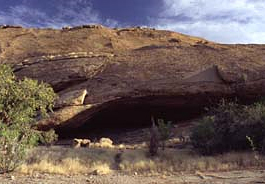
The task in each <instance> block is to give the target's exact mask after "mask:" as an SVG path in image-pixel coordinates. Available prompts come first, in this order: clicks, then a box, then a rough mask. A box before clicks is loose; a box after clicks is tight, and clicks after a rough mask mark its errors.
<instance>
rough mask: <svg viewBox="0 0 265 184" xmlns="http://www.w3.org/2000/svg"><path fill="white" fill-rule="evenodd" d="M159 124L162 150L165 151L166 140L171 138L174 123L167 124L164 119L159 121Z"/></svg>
mask: <svg viewBox="0 0 265 184" xmlns="http://www.w3.org/2000/svg"><path fill="white" fill-rule="evenodd" d="M157 123H158V131H159V134H160V140H161V142H162V150H165V144H166V140H168V139H169V138H170V136H171V131H172V123H171V121H168V122H167V123H165V121H164V120H163V119H158V120H157Z"/></svg>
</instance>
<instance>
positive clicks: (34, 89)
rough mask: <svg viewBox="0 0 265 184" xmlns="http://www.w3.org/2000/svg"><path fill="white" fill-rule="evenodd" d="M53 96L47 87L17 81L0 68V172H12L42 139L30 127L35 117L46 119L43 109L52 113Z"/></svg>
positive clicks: (12, 75)
mask: <svg viewBox="0 0 265 184" xmlns="http://www.w3.org/2000/svg"><path fill="white" fill-rule="evenodd" d="M55 97H56V95H55V93H54V92H53V89H52V88H51V87H50V86H49V85H48V84H45V83H38V81H35V80H32V79H28V78H24V79H23V80H18V79H17V78H16V77H15V75H14V74H13V72H12V69H11V68H10V67H9V66H7V65H0V152H1V154H0V172H1V173H4V172H9V171H12V170H14V169H15V168H16V167H17V166H18V164H20V162H21V161H22V160H23V158H24V157H25V154H26V150H27V149H28V148H31V147H33V146H35V145H36V144H37V143H38V141H40V139H41V138H44V137H45V136H43V135H42V132H40V131H37V130H35V129H33V128H32V127H33V126H34V123H35V119H36V117H37V116H39V117H46V116H47V110H50V111H51V110H52V107H53V101H54V99H55ZM43 140H44V139H43ZM49 141H50V140H49Z"/></svg>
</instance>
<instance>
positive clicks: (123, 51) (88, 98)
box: [0, 25, 265, 134]
mask: <svg viewBox="0 0 265 184" xmlns="http://www.w3.org/2000/svg"><path fill="white" fill-rule="evenodd" d="M0 63H8V64H11V65H12V67H13V68H14V71H15V74H16V75H17V76H18V77H20V78H23V77H25V76H26V77H30V78H34V79H38V80H39V81H44V82H47V83H49V84H51V85H52V86H53V88H54V90H55V91H56V92H57V93H58V95H59V99H58V100H57V102H56V111H55V113H54V114H53V115H52V116H51V118H50V119H48V120H43V121H42V122H40V125H39V127H40V128H43V129H47V128H49V127H55V128H57V130H59V132H61V134H63V133H68V132H69V131H71V133H73V131H74V130H76V132H80V131H85V130H86V129H89V128H91V127H93V126H95V127H96V126H99V127H102V126H104V127H110V128H111V127H116V126H118V127H121V126H123V127H127V126H128V125H132V124H133V125H143V124H145V125H148V124H149V122H150V116H152V115H154V116H157V117H166V118H167V119H173V120H176V121H177V120H181V119H187V118H191V117H194V116H197V115H198V114H200V113H201V112H202V110H203V107H204V106H205V105H209V104H211V103H215V102H216V101H218V100H219V99H220V98H223V97H225V98H230V97H235V96H236V97H238V98H239V99H242V100H244V101H253V100H255V99H256V98H258V97H261V96H262V95H264V93H265V83H264V82H265V45H252V44H251V45H241V44H240V45H238V44H235V45H226V44H218V43H214V42H211V41H207V40H205V39H201V38H196V37H191V36H187V35H183V34H179V33H175V32H171V31H162V30H155V29H149V28H141V27H137V28H126V29H110V28H106V27H103V26H99V25H85V26H79V27H74V28H69V27H65V28H63V29H61V30H55V29H33V28H30V29H25V28H21V27H13V26H2V27H1V28H0ZM101 123H102V124H101Z"/></svg>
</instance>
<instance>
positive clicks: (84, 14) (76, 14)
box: [0, 0, 265, 44]
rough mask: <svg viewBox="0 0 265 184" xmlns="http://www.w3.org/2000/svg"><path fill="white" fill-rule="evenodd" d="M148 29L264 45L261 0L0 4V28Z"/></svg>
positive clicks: (5, 0)
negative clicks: (97, 25)
mask: <svg viewBox="0 0 265 184" xmlns="http://www.w3.org/2000/svg"><path fill="white" fill-rule="evenodd" d="M1 24H9V25H21V26H23V27H40V28H43V27H51V28H61V27H64V26H77V25H83V24H102V25H104V26H108V27H133V26H148V27H152V28H156V29H166V30H172V31H176V32H181V33H184V34H188V35H193V36H199V37H203V38H206V39H208V40H211V41H215V42H220V43H263V44H265V0H0V25H1Z"/></svg>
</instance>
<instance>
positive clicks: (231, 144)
mask: <svg viewBox="0 0 265 184" xmlns="http://www.w3.org/2000/svg"><path fill="white" fill-rule="evenodd" d="M247 137H251V140H253V143H254V144H255V146H256V147H257V149H258V150H260V151H262V150H264V142H265V141H264V140H265V104H264V103H261V102H260V103H255V104H252V105H249V106H246V105H239V104H237V103H235V102H225V101H224V100H223V101H221V103H220V104H219V106H218V107H215V108H212V109H211V110H209V114H208V115H207V116H206V117H204V118H203V119H202V120H201V121H200V122H199V124H198V125H197V126H196V127H195V128H194V129H193V131H192V135H191V141H192V144H193V146H194V147H195V148H196V149H197V150H198V151H199V152H201V153H202V154H214V153H222V152H226V151H231V150H245V149H250V148H251V145H250V143H249V140H248V139H247Z"/></svg>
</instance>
